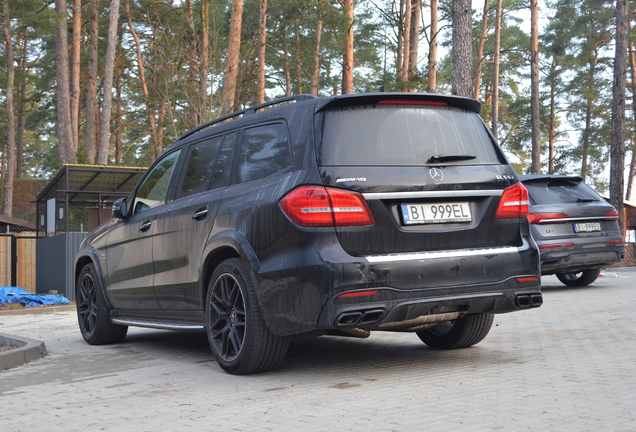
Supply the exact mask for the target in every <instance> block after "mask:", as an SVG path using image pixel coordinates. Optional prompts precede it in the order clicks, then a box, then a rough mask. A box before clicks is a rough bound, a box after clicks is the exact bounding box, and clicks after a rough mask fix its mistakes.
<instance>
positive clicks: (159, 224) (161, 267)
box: [153, 132, 236, 310]
mask: <svg viewBox="0 0 636 432" xmlns="http://www.w3.org/2000/svg"><path fill="white" fill-rule="evenodd" d="M235 137H236V132H231V133H228V134H226V135H220V136H216V137H212V138H209V139H206V140H203V141H200V142H197V143H194V144H192V145H191V146H190V148H189V149H188V154H187V156H186V161H185V163H184V169H183V173H182V175H181V178H180V179H179V182H178V184H177V187H176V192H175V199H174V201H171V202H170V203H168V204H166V205H165V206H163V208H162V210H161V212H160V213H159V214H157V218H156V221H155V235H154V237H153V250H154V252H153V258H154V264H153V265H154V271H155V279H154V286H155V295H156V296H157V300H158V302H159V305H160V306H161V308H162V309H167V310H189V309H193V310H200V309H201V305H202V304H203V303H202V302H203V297H202V288H203V287H202V286H201V283H200V277H201V268H202V265H203V250H204V248H205V244H206V242H207V240H208V237H209V235H210V231H212V227H213V226H214V221H215V217H216V212H217V210H218V208H219V202H220V200H221V197H222V196H223V192H224V190H225V189H224V187H223V186H226V185H227V183H228V181H229V168H230V167H231V163H232V149H233V146H234V139H235ZM221 148H222V150H221Z"/></svg>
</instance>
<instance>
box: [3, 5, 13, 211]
mask: <svg viewBox="0 0 636 432" xmlns="http://www.w3.org/2000/svg"><path fill="white" fill-rule="evenodd" d="M3 9H4V34H5V37H6V45H7V46H6V53H7V87H6V89H7V93H6V95H5V100H4V103H5V108H6V116H7V147H6V154H7V171H6V174H5V177H3V179H4V204H3V206H2V214H3V215H5V216H12V215H13V180H14V179H15V114H14V111H13V85H14V79H15V67H14V64H13V40H12V39H11V20H10V18H9V0H4V8H3Z"/></svg>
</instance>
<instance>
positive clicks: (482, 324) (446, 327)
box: [417, 313, 495, 349]
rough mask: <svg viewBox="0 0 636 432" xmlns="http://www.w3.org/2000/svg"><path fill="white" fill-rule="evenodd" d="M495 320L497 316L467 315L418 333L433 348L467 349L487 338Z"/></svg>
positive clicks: (489, 314) (487, 314)
mask: <svg viewBox="0 0 636 432" xmlns="http://www.w3.org/2000/svg"><path fill="white" fill-rule="evenodd" d="M494 319H495V315H494V314H491V313H483V314H477V315H467V316H465V317H463V318H458V319H456V320H453V321H448V322H445V323H442V324H438V325H436V326H435V327H431V328H429V329H426V330H422V331H418V332H417V335H418V336H419V338H420V339H421V340H422V342H424V343H425V344H426V345H428V346H429V347H431V348H437V349H456V348H466V347H469V346H473V345H475V344H477V343H479V342H481V341H482V340H483V339H484V338H485V337H486V335H487V334H488V332H489V331H490V328H491V327H492V323H493V320H494Z"/></svg>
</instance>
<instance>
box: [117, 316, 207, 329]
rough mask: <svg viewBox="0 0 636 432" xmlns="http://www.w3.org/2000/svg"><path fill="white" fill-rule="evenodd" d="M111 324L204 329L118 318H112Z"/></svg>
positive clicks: (193, 326)
mask: <svg viewBox="0 0 636 432" xmlns="http://www.w3.org/2000/svg"><path fill="white" fill-rule="evenodd" d="M111 321H112V322H113V324H119V325H128V326H135V327H148V328H156V329H162V330H203V329H204V328H205V327H204V326H202V325H189V324H176V323H162V322H148V321H141V320H127V319H120V318H112V319H111Z"/></svg>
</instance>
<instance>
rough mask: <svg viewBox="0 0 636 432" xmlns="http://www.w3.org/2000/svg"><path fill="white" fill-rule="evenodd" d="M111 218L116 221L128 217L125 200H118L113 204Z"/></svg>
mask: <svg viewBox="0 0 636 432" xmlns="http://www.w3.org/2000/svg"><path fill="white" fill-rule="evenodd" d="M113 217H114V218H117V219H126V218H127V217H128V211H127V209H126V198H119V199H118V200H117V201H115V202H114V203H113Z"/></svg>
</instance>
